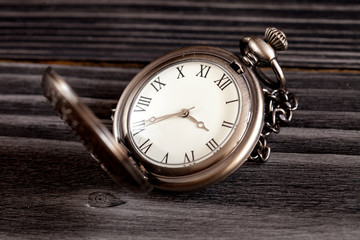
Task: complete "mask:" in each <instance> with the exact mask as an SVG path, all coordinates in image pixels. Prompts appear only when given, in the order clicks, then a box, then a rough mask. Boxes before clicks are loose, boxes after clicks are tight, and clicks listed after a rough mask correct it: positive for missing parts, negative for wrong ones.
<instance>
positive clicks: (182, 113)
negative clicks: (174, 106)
mask: <svg viewBox="0 0 360 240" xmlns="http://www.w3.org/2000/svg"><path fill="white" fill-rule="evenodd" d="M194 108H195V107H191V108H184V109H182V110H181V111H180V112H176V113H171V114H166V115H163V116H160V117H151V118H149V120H147V121H148V122H149V123H148V124H147V126H149V125H152V124H154V123H158V122H160V121H163V120H165V119H168V118H172V117H175V116H180V117H186V116H187V115H189V111H190V110H191V109H194Z"/></svg>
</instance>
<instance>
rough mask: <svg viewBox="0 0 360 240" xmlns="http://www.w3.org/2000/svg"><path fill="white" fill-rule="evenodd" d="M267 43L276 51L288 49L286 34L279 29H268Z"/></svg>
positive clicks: (266, 32)
mask: <svg viewBox="0 0 360 240" xmlns="http://www.w3.org/2000/svg"><path fill="white" fill-rule="evenodd" d="M265 42H267V43H268V44H270V46H272V47H273V48H274V50H276V51H284V50H286V49H287V48H288V42H287V40H286V36H285V34H284V33H283V32H282V31H280V30H279V29H277V28H274V27H268V28H266V30H265Z"/></svg>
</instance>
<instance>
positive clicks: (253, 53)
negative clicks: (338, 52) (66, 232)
mask: <svg viewBox="0 0 360 240" xmlns="http://www.w3.org/2000/svg"><path fill="white" fill-rule="evenodd" d="M286 48H287V40H286V37H285V35H284V33H283V32H281V31H280V30H277V29H275V28H268V29H267V30H266V32H265V40H263V39H261V38H259V37H244V38H242V39H241V40H240V53H241V55H240V56H237V55H235V54H233V53H230V52H228V51H226V50H223V49H220V48H215V47H209V46H195V47H186V48H182V49H179V50H176V51H173V52H170V53H168V54H166V55H164V56H162V57H160V58H159V59H157V60H155V61H154V62H152V63H150V64H149V65H148V66H146V67H145V68H144V69H143V70H142V71H140V72H139V73H138V74H137V75H136V76H135V77H134V78H133V79H132V80H131V82H130V83H129V85H128V86H127V88H126V89H125V91H124V92H123V93H122V95H121V98H120V100H119V102H118V104H117V107H116V110H115V113H114V116H113V135H111V133H110V132H109V131H108V130H107V129H106V127H105V126H104V125H103V124H102V123H101V122H100V120H98V119H97V118H96V117H95V115H94V114H93V113H92V112H91V111H90V110H89V108H88V107H86V106H85V105H84V104H82V103H81V102H80V101H79V99H78V97H77V96H76V94H75V93H74V92H73V90H72V89H71V88H70V86H69V85H68V84H67V83H66V82H65V81H64V80H63V79H62V78H61V77H60V76H59V75H58V74H57V73H56V72H55V71H54V70H52V69H51V68H48V69H47V70H46V71H45V73H44V76H43V83H42V84H43V89H44V95H45V96H46V97H47V98H48V99H49V100H50V103H51V105H52V106H53V108H55V109H56V110H57V111H58V112H59V114H60V116H61V117H62V118H63V120H64V121H65V122H66V123H67V124H68V125H69V126H70V128H71V129H72V130H73V131H74V132H75V134H76V135H77V136H78V137H79V139H80V140H81V142H82V143H83V144H84V145H85V146H86V147H87V149H88V150H89V151H90V152H91V153H92V155H93V156H94V158H95V159H96V160H97V161H98V162H99V164H100V165H101V167H102V168H103V169H104V170H105V171H106V172H107V173H108V174H109V175H110V176H111V177H112V178H113V179H114V180H115V182H117V183H118V184H120V185H126V186H128V187H129V188H131V189H133V190H142V191H149V190H151V189H152V188H153V187H155V188H159V189H165V190H170V191H185V190H194V189H199V188H201V187H204V186H207V185H209V184H212V183H215V182H218V181H220V180H222V179H224V178H225V177H227V176H228V175H230V174H231V173H233V172H234V171H235V170H236V169H238V168H239V167H240V165H242V164H243V163H244V162H245V161H246V160H248V159H252V160H254V159H255V160H256V159H257V160H260V161H266V160H267V159H268V157H269V154H270V148H269V146H268V145H267V143H266V136H267V135H268V134H270V133H271V132H278V131H279V129H280V127H279V124H280V123H281V122H288V121H290V120H291V118H292V111H294V110H295V109H296V108H297V100H296V98H295V96H294V95H293V94H291V93H289V92H288V91H287V90H286V87H285V85H286V81H285V77H284V74H283V72H282V70H281V68H280V66H279V64H278V62H277V60H276V55H275V50H285V49H286ZM261 66H270V67H271V68H272V69H273V71H274V73H275V74H274V75H275V78H276V81H272V80H271V79H270V78H269V77H267V75H266V74H264V73H263V72H262V70H261V69H260V67H261ZM261 83H263V84H265V85H266V86H267V87H268V89H270V90H268V89H263V88H262V87H261Z"/></svg>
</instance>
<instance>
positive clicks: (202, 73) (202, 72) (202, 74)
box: [196, 64, 211, 78]
mask: <svg viewBox="0 0 360 240" xmlns="http://www.w3.org/2000/svg"><path fill="white" fill-rule="evenodd" d="M210 68H211V67H210V66H206V65H202V64H200V72H199V73H198V74H196V76H197V77H202V78H206V77H207V75H208V73H209V71H210Z"/></svg>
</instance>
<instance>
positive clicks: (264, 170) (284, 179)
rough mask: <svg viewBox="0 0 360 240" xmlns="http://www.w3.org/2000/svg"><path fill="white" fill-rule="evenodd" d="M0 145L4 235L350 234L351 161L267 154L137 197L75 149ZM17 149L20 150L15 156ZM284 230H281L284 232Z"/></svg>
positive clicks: (37, 143) (354, 227)
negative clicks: (219, 176) (210, 182)
mask: <svg viewBox="0 0 360 240" xmlns="http://www.w3.org/2000/svg"><path fill="white" fill-rule="evenodd" d="M0 141H1V142H2V143H3V144H1V146H0V149H4V148H6V149H7V150H6V152H5V153H6V154H5V155H2V156H1V157H0V158H1V161H0V164H1V167H2V169H4V170H5V171H6V172H8V173H11V174H4V176H3V178H2V181H1V186H2V187H3V188H5V189H7V191H6V194H7V195H6V198H1V200H0V201H1V206H2V207H1V208H2V218H0V223H1V224H0V226H2V227H1V228H4V226H8V224H9V223H11V226H12V228H11V229H10V228H7V229H6V233H5V236H7V237H16V236H17V237H22V236H28V237H30V238H42V237H43V238H47V237H48V236H53V235H55V236H62V237H64V238H66V237H68V238H101V237H102V238H104V237H105V238H135V237H137V238H139V237H140V238H144V239H152V238H158V237H159V238H173V237H175V236H176V238H178V239H182V238H188V237H191V238H194V239H203V238H216V239H233V238H237V237H235V236H242V237H244V238H250V239H260V238H279V239H282V238H288V237H292V238H295V239H302V238H304V237H315V238H326V239H336V238H344V236H345V238H346V239H356V238H357V237H358V234H359V226H360V225H359V222H360V221H359V220H360V217H359V214H358V208H357V207H356V206H358V205H359V204H360V202H359V198H358V190H359V187H360V185H359V183H360V181H359V179H360V175H359V173H360V171H359V170H360V165H359V164H360V161H359V157H358V156H344V155H335V154H330V155H329V154H295V153H290V154H289V153H286V154H283V153H274V154H273V157H272V161H271V162H269V163H268V164H266V165H258V164H251V163H247V164H245V165H244V166H243V167H242V168H241V169H240V170H238V171H237V172H236V173H235V174H233V175H232V176H231V177H230V178H228V179H227V180H225V181H223V182H221V183H219V184H216V185H214V186H212V187H209V188H206V189H204V190H201V191H197V192H190V193H166V192H161V191H155V192H152V193H150V194H149V195H147V196H139V195H136V194H130V193H128V192H125V191H121V190H119V189H118V188H117V187H116V186H114V184H113V183H112V182H111V181H110V180H109V179H108V178H107V177H106V176H105V175H104V174H103V173H102V171H101V170H100V169H99V168H97V167H96V166H95V164H93V163H92V162H91V161H90V160H91V159H90V157H89V156H88V155H87V154H86V151H85V149H84V148H83V147H82V146H81V145H80V144H79V143H73V142H70V143H67V142H64V141H58V140H41V139H29V138H6V137H5V138H4V137H0ZM17 144H21V145H22V146H23V148H22V150H21V152H22V153H20V154H19V149H18V147H16V146H17ZM79 152H80V154H79ZM55 155H56V159H55V158H54V156H55ZM19 156H24V157H23V158H19ZM9 162H11V164H8V163H9ZM44 162H46V164H44ZM319 172H321V175H319ZM14 178H16V179H17V181H13V179H14ZM350 182H351V183H352V184H349V183H350ZM19 212H20V213H22V214H21V215H20V217H19ZM105 226H106V227H105ZM178 226H183V227H178ZM259 226H262V227H259ZM132 229H136V230H132ZM284 229H291V231H288V232H286V236H285V235H284V231H285V230H284ZM3 230H4V229H3ZM174 232H176V234H175V233H174ZM174 234H175V235H174Z"/></svg>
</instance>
